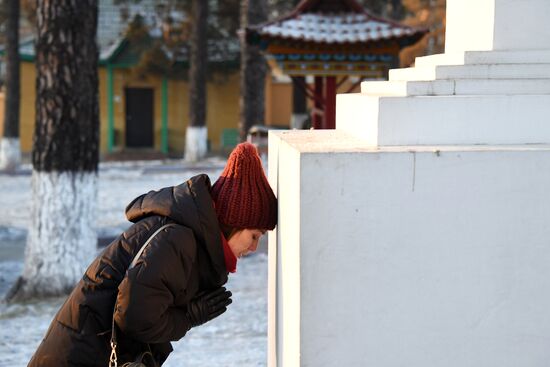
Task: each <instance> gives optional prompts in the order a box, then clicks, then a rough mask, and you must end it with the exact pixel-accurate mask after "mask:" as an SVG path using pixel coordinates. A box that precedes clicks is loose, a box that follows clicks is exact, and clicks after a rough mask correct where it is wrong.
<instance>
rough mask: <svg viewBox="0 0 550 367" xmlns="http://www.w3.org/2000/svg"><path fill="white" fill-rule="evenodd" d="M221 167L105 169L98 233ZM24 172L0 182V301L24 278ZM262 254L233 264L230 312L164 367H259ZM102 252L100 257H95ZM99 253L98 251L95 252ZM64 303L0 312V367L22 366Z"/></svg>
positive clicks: (263, 340)
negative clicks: (160, 193)
mask: <svg viewBox="0 0 550 367" xmlns="http://www.w3.org/2000/svg"><path fill="white" fill-rule="evenodd" d="M223 165H224V160H223V159H221V158H212V159H209V160H206V161H202V162H199V163H197V164H189V163H185V162H183V161H182V160H177V161H168V162H160V161H152V162H124V163H121V162H112V163H103V164H101V165H100V170H99V190H98V216H97V218H98V219H97V232H98V236H99V237H104V238H105V237H112V236H115V235H117V234H118V233H119V232H120V231H121V230H124V229H125V228H127V227H128V226H129V224H130V223H129V222H128V221H127V220H126V218H125V216H124V209H125V207H126V205H127V204H128V203H129V202H130V201H131V200H132V199H133V198H135V197H136V196H138V195H140V194H142V193H145V192H148V191H150V190H158V189H160V188H162V187H166V186H172V185H178V184H180V183H182V182H183V181H185V180H186V179H188V178H190V177H192V176H194V175H196V174H199V173H206V174H208V175H209V176H210V178H211V180H212V181H214V180H215V179H216V178H217V177H218V175H219V174H220V172H221V170H222V169H223ZM30 200H31V175H30V167H28V166H22V167H21V168H20V169H19V171H18V172H17V173H16V174H0V207H2V208H3V213H2V214H3V215H2V216H0V297H2V296H3V295H4V294H5V293H6V292H7V290H8V289H9V287H10V286H11V284H12V283H13V282H14V281H15V280H16V278H17V276H18V275H19V274H20V273H21V271H22V270H23V256H24V255H23V253H24V245H25V237H26V233H27V228H28V226H29V225H30V207H31V203H30ZM263 242H264V243H263V244H262V246H263V248H262V249H261V250H260V251H259V252H258V253H257V254H254V255H251V256H249V257H247V258H245V259H242V260H240V261H239V264H238V270H237V273H236V274H231V275H230V277H229V282H228V283H227V288H228V289H230V290H231V291H232V292H233V304H231V306H229V308H228V311H227V312H226V313H225V314H223V315H221V316H220V317H218V318H217V319H215V320H213V321H211V322H209V323H207V324H205V325H203V326H201V327H198V328H196V329H192V330H191V331H189V333H188V334H187V335H186V336H185V337H184V338H183V339H181V340H180V341H178V342H174V343H172V345H173V347H174V351H173V352H172V354H171V355H170V357H168V360H167V361H166V363H165V364H164V365H165V366H168V367H171V366H172V367H175V366H186V367H198V366H228V367H229V366H265V365H266V360H267V255H266V253H265V246H266V244H267V241H266V239H264V241H263ZM100 250H101V249H100ZM100 250H99V251H100ZM63 300H64V299H63V298H59V299H55V300H49V301H41V302H35V303H31V304H23V305H20V304H14V305H6V304H4V303H2V304H0V367H4V366H5V367H7V366H10V367H19V366H20V367H23V366H26V365H27V363H28V361H29V359H30V358H31V356H32V353H33V352H34V350H35V349H36V347H37V346H38V345H39V343H40V341H41V340H42V337H43V335H44V333H45V332H46V329H47V327H48V326H49V324H50V322H51V320H52V318H53V316H54V314H55V312H57V310H58V308H59V306H60V305H61V303H62V302H63Z"/></svg>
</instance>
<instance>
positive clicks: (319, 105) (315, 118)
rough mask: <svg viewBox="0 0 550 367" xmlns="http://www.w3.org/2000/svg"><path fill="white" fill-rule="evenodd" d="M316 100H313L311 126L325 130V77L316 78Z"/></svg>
mask: <svg viewBox="0 0 550 367" xmlns="http://www.w3.org/2000/svg"><path fill="white" fill-rule="evenodd" d="M314 89H315V96H314V97H315V98H314V100H313V107H314V108H313V111H312V112H311V125H312V126H313V128H314V129H322V128H323V113H322V111H323V100H324V97H323V77H322V76H316V77H315V88H314Z"/></svg>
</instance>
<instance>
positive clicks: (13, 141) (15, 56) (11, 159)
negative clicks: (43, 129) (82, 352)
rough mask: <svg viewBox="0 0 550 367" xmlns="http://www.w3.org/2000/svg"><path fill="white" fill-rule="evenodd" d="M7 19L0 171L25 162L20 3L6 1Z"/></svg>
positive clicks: (9, 169) (4, 4)
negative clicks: (21, 123)
mask: <svg viewBox="0 0 550 367" xmlns="http://www.w3.org/2000/svg"><path fill="white" fill-rule="evenodd" d="M2 6H3V7H4V9H3V10H4V14H3V15H4V17H5V26H4V29H5V39H6V48H5V50H6V53H5V56H6V94H5V98H6V99H5V109H4V133H3V137H2V140H1V141H0V169H3V170H6V171H13V170H15V169H16V168H17V166H18V165H19V162H20V161H21V148H20V142H19V104H20V95H21V93H20V70H19V12H20V6H19V0H5V1H4V3H3V4H2Z"/></svg>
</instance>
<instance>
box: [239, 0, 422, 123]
mask: <svg viewBox="0 0 550 367" xmlns="http://www.w3.org/2000/svg"><path fill="white" fill-rule="evenodd" d="M425 33H426V30H425V29H419V28H413V27H408V26H405V25H402V24H399V23H397V22H395V21H391V20H387V19H383V18H380V17H377V16H374V15H372V14H371V13H370V12H369V11H368V10H366V9H365V8H363V7H362V6H361V5H360V4H359V3H357V2H356V1H355V0H303V1H302V2H300V3H299V4H298V5H297V6H296V8H294V10H293V11H291V12H290V13H289V14H286V15H284V16H282V17H280V18H278V19H275V20H272V21H268V22H266V23H263V24H259V25H255V26H249V27H247V28H246V39H247V42H249V43H251V44H259V45H260V47H261V49H262V50H263V51H264V52H265V53H266V55H267V58H268V62H269V64H270V66H271V67H272V68H276V69H278V70H279V71H280V72H282V73H283V74H286V75H288V76H290V77H291V78H292V81H293V83H295V84H296V85H297V86H298V87H300V88H301V89H302V90H303V91H304V93H305V95H306V96H307V97H308V98H310V99H311V100H312V101H313V105H314V108H313V109H312V126H313V127H314V128H317V129H319V128H325V129H333V128H335V112H336V93H337V91H338V88H339V87H340V86H342V84H343V83H344V82H345V81H346V80H347V79H348V78H349V77H356V79H358V81H357V82H356V83H355V84H353V85H352V86H351V88H349V90H347V91H345V92H350V91H351V90H353V89H354V88H355V87H356V86H357V85H359V83H360V82H361V81H362V80H364V79H384V78H386V76H387V75H388V70H389V69H391V68H395V67H398V66H399V51H400V50H401V49H402V48H403V47H406V46H409V45H411V44H414V43H415V42H417V41H418V40H419V39H420V38H422V36H423V35H424V34H425ZM305 76H313V80H314V86H313V87H311V86H309V85H308V84H306V83H305V82H304V78H298V77H305Z"/></svg>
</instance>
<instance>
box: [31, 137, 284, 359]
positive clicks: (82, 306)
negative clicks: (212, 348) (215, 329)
mask: <svg viewBox="0 0 550 367" xmlns="http://www.w3.org/2000/svg"><path fill="white" fill-rule="evenodd" d="M126 216H127V218H128V219H129V220H130V221H132V222H133V223H134V224H133V225H132V226H131V227H130V228H129V229H128V230H126V231H125V232H124V233H122V234H121V235H120V236H119V237H118V238H117V239H116V240H114V241H113V242H112V243H111V244H110V245H109V246H108V247H107V248H106V249H105V251H104V252H103V253H102V254H101V255H99V256H98V257H97V258H96V259H95V260H94V262H93V263H92V264H91V265H90V267H89V268H88V269H87V270H86V273H85V274H84V276H83V278H82V280H81V281H80V282H79V283H78V284H77V285H76V287H75V288H74V290H73V291H72V293H71V294H70V295H69V297H68V299H67V301H66V302H65V303H64V304H63V306H62V307H61V309H60V310H59V312H58V313H57V315H56V316H55V318H54V320H53V321H52V323H51V325H50V328H49V330H48V331H47V333H46V336H45V337H44V340H43V341H42V343H41V344H40V346H39V347H38V350H37V351H36V352H35V354H34V356H33V358H32V359H31V361H30V362H29V366H32V367H34V366H41V367H44V366H56V367H59V366H101V367H105V366H107V365H108V364H109V357H110V353H111V346H110V339H111V334H112V333H111V329H112V321H113V309H114V307H115V302H116V310H115V312H114V328H115V335H116V341H117V346H116V351H117V353H116V354H117V357H118V364H119V365H122V364H123V363H124V362H128V361H133V360H134V359H135V358H136V357H137V356H138V355H140V353H142V352H144V351H149V350H150V351H151V353H152V354H153V356H154V359H155V360H156V362H157V363H158V364H159V365H161V364H162V363H163V362H164V361H165V360H166V358H167V357H168V355H169V354H170V352H171V351H172V347H171V345H170V341H175V340H179V339H181V338H182V337H183V336H184V335H185V334H186V333H187V331H189V329H190V328H192V327H195V326H198V325H201V324H203V323H205V322H207V321H209V320H211V319H212V318H215V317H217V316H218V315H220V314H221V313H223V312H225V310H226V308H227V306H228V305H229V304H230V303H231V292H229V291H227V290H226V289H225V288H224V287H223V285H224V284H225V283H226V282H227V276H228V273H229V272H235V271H236V263H237V258H239V257H241V256H244V255H246V254H248V253H251V252H254V251H256V249H257V247H258V241H259V240H260V237H261V236H262V235H263V234H264V233H265V231H266V230H272V229H273V228H274V227H275V225H276V222H277V199H276V198H275V195H274V194H273V191H272V189H271V187H270V186H269V183H268V182H267V179H266V177H265V174H264V172H263V169H262V163H261V160H260V157H259V156H258V153H257V151H256V148H255V147H254V146H253V145H252V144H249V143H242V144H239V145H238V146H237V147H236V148H235V149H234V150H233V152H232V153H231V155H230V156H229V159H228V161H227V164H226V167H225V169H224V171H223V172H222V174H221V176H220V177H219V178H218V180H217V181H216V182H215V183H214V185H213V186H210V180H209V178H208V176H206V175H198V176H195V177H193V178H191V179H189V180H188V181H187V182H185V183H183V184H181V185H179V186H175V187H167V188H164V189H161V190H160V191H151V192H149V193H147V194H145V195H142V196H140V197H138V198H136V199H135V200H134V201H132V202H131V203H130V204H129V205H128V207H127V208H126ZM166 224H169V226H167V227H164V228H163V229H161V230H160V232H158V233H157V234H156V235H155V236H153V237H152V238H151V236H152V235H153V234H154V233H155V232H156V231H157V230H159V229H160V228H161V227H163V226H164V225H166ZM149 238H151V240H150V242H149V244H148V245H147V246H146V247H145V248H144V250H143V253H142V254H141V255H139V256H136V255H137V254H138V251H139V250H140V248H141V247H142V246H143V245H144V244H145V242H146V241H147V240H148V239H149ZM135 257H136V260H137V262H136V263H135V266H134V267H132V268H131V269H129V270H128V268H129V265H130V263H131V262H132V260H133V259H134V258H135Z"/></svg>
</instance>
